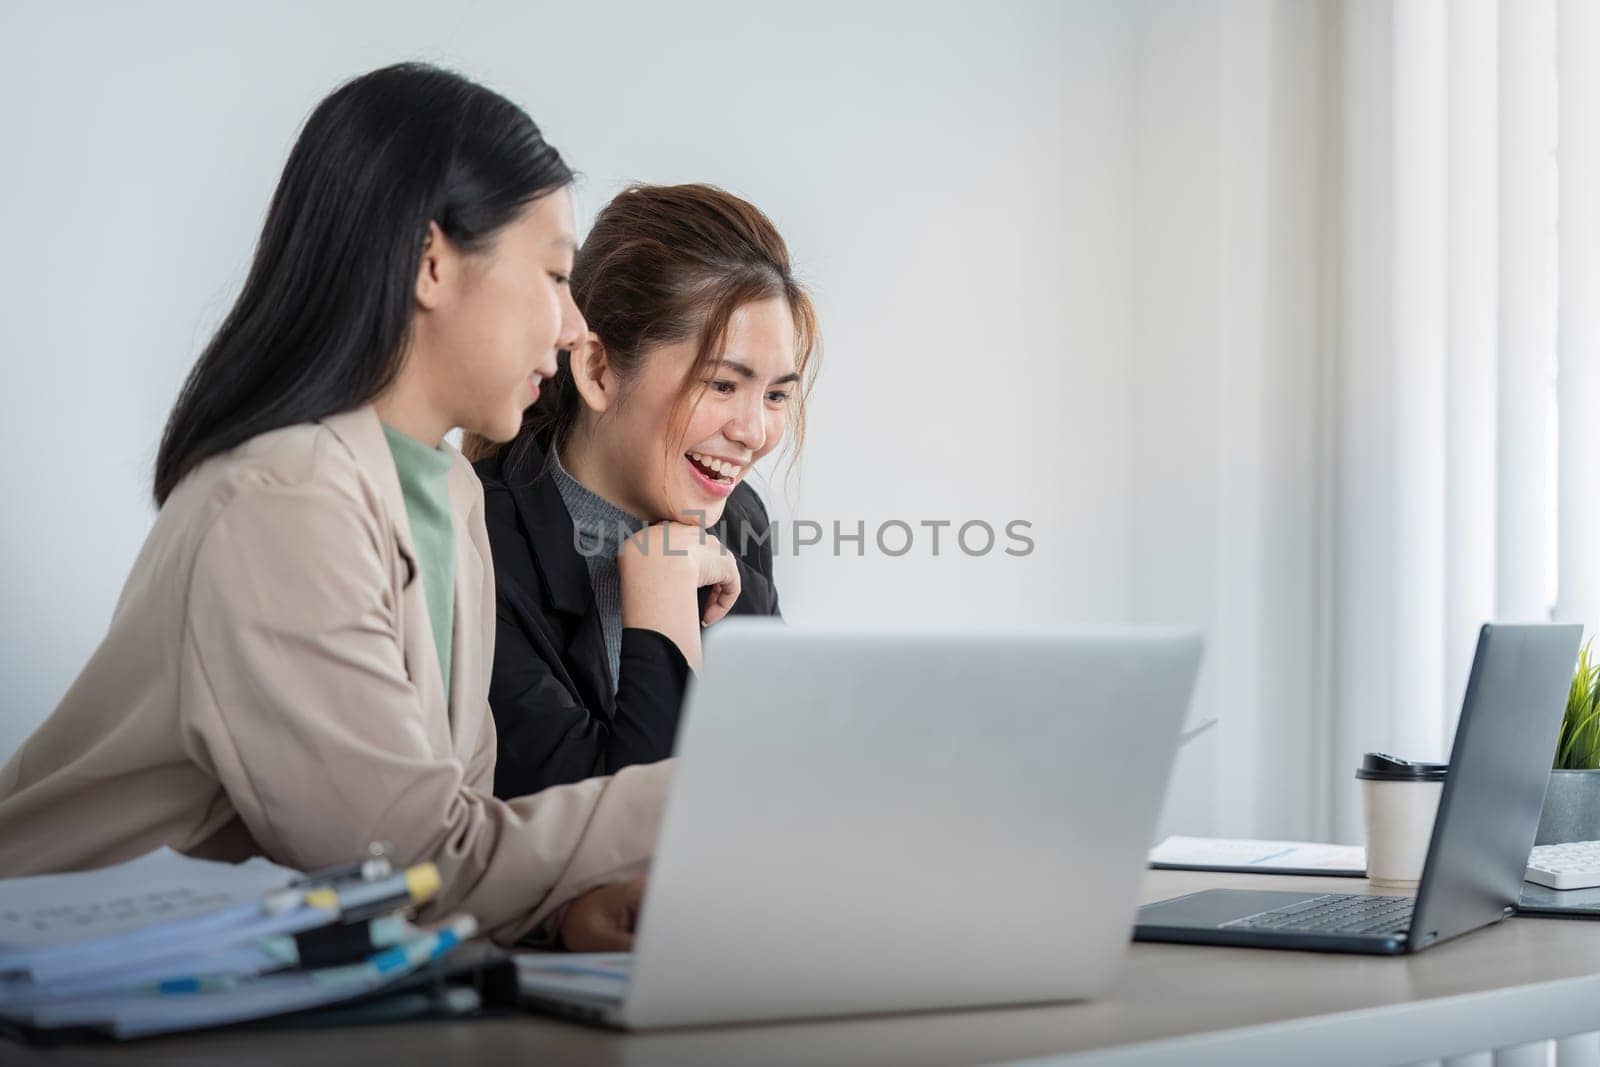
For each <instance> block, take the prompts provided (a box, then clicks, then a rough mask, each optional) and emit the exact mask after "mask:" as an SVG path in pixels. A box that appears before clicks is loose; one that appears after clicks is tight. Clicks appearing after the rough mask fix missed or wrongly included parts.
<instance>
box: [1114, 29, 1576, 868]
mask: <svg viewBox="0 0 1600 1067" xmlns="http://www.w3.org/2000/svg"><path fill="white" fill-rule="evenodd" d="M1136 11H1137V15H1136V17H1135V32H1134V51H1135V56H1136V59H1135V70H1134V74H1133V79H1132V81H1133V84H1132V93H1133V98H1134V101H1135V104H1134V108H1133V111H1132V124H1131V127H1132V128H1131V134H1130V137H1131V143H1132V154H1133V157H1134V160H1135V164H1134V167H1133V172H1134V182H1135V191H1134V200H1133V204H1134V220H1133V222H1134V228H1133V256H1132V259H1133V294H1132V296H1133V299H1132V307H1133V308H1134V311H1135V322H1134V324H1133V327H1132V331H1131V342H1132V343H1131V345H1130V362H1131V372H1130V382H1131V385H1132V392H1133V398H1132V403H1131V407H1130V411H1131V415H1132V418H1133V429H1134V431H1135V432H1134V434H1133V437H1132V440H1133V451H1132V467H1131V472H1130V474H1131V479H1130V481H1131V485H1132V504H1133V528H1134V534H1135V544H1134V547H1133V559H1134V564H1135V570H1136V574H1135V580H1134V590H1133V592H1134V596H1133V614H1134V617H1135V618H1136V619H1138V620H1140V621H1152V622H1157V621H1158V622H1180V623H1186V624H1189V625H1194V626H1197V627H1199V628H1201V629H1203V630H1204V631H1205V632H1206V633H1207V634H1208V637H1209V642H1208V653H1207V663H1206V668H1205V670H1204V672H1203V674H1202V677H1201V684H1200V689H1199V693H1198V696H1197V708H1196V714H1197V715H1204V714H1211V713H1215V714H1217V715H1218V716H1219V717H1220V718H1221V720H1222V728H1221V729H1220V730H1219V731H1217V734H1216V737H1215V739H1214V740H1213V741H1212V743H1211V744H1210V745H1209V747H1207V746H1205V745H1197V746H1196V748H1195V749H1193V750H1189V751H1186V752H1185V753H1184V755H1183V756H1182V757H1181V758H1180V762H1179V772H1178V776H1177V778H1176V780H1175V785H1174V790H1173V794H1172V795H1173V800H1172V802H1171V803H1169V809H1168V815H1167V818H1166V822H1165V828H1166V829H1167V830H1169V831H1171V832H1199V833H1225V834H1241V835H1243V834H1249V835H1255V836H1279V835H1283V836H1288V835H1293V836H1311V837H1318V838H1324V839H1336V840H1344V841H1359V840H1360V839H1361V824H1360V810H1359V802H1358V794H1357V791H1356V789H1355V787H1354V782H1353V777H1352V776H1353V773H1354V769H1355V766H1356V763H1357V761H1358V760H1359V758H1360V755H1361V753H1362V752H1364V751H1367V750H1386V751H1391V752H1395V753H1397V754H1400V755H1403V756H1410V757H1413V758H1420V759H1442V758H1444V757H1445V756H1446V755H1447V754H1448V749H1449V745H1450V742H1451V739H1452V736H1453V732H1454V729H1455V721H1456V717H1457V714H1458V711H1459V707H1460V701H1461V697H1462V694H1463V690H1464V685H1465V681H1466V676H1467V670H1468V666H1469V664H1470V662H1471V657H1472V653H1473V648H1474V643H1475V640H1476V635H1477V629H1478V627H1479V625H1480V624H1481V623H1483V622H1484V621H1486V620H1491V619H1496V620H1502V621H1519V620H1543V619H1550V618H1552V617H1554V618H1559V619H1568V620H1573V621H1579V622H1582V623H1583V624H1584V625H1585V626H1586V627H1589V628H1591V629H1592V628H1594V627H1596V626H1597V625H1600V70H1597V67H1600V0H1318V2H1316V3H1303V2H1300V0H1214V2H1211V3H1200V4H1196V3H1190V2H1185V0H1146V2H1144V3H1142V4H1140V5H1139V7H1138V8H1137V9H1136Z"/></svg>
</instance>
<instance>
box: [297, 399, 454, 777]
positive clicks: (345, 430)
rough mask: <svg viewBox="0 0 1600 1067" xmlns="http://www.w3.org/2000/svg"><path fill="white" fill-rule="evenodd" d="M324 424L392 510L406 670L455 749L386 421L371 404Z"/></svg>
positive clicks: (439, 736) (433, 736)
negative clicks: (402, 569) (402, 570)
mask: <svg viewBox="0 0 1600 1067" xmlns="http://www.w3.org/2000/svg"><path fill="white" fill-rule="evenodd" d="M322 424H323V425H324V426H326V427H327V428H328V429H329V430H331V431H332V432H333V434H334V436H336V437H338V438H339V440H340V441H342V442H344V444H345V447H347V448H349V449H350V451H351V453H352V454H353V455H354V456H355V457H356V462H357V463H359V464H360V466H361V469H362V472H363V473H365V474H366V475H367V477H368V478H370V479H371V480H372V483H373V485H374V486H375V487H376V489H377V491H378V496H379V497H380V498H381V499H382V501H383V507H384V511H385V512H386V513H387V514H388V517H389V523H390V525H391V527H392V528H393V530H394V537H395V547H396V548H397V549H398V550H399V554H400V558H401V562H402V565H403V566H404V567H405V568H406V573H405V574H402V575H396V576H395V583H396V584H395V592H396V606H397V609H398V611H399V616H400V617H399V624H400V643H401V648H402V655H403V656H404V659H405V668H406V675H407V677H409V678H410V679H411V684H412V685H414V686H416V688H417V692H418V694H419V695H420V696H421V698H422V701H423V704H424V706H426V707H429V708H431V709H434V710H436V711H437V714H432V715H429V716H428V717H427V719H428V736H429V740H430V741H431V742H432V743H433V745H434V747H435V749H436V750H437V751H438V752H440V753H445V752H450V751H452V749H453V746H452V745H451V740H450V721H449V715H448V711H447V708H448V704H447V702H446V700H445V692H444V678H443V677H442V675H441V674H440V673H439V653H438V650H437V648H436V647H435V645H434V643H433V623H432V620H430V619H429V617H428V606H427V601H426V599H425V596H426V594H424V592H423V586H422V581H421V574H420V572H419V569H418V564H417V550H416V548H415V547H414V544H415V543H414V542H413V541H412V539H411V523H410V521H409V520H408V519H407V518H406V502H405V495H404V494H403V493H402V492H401V490H400V476H399V474H397V473H396V471H395V467H394V455H393V454H392V453H391V452H390V451H389V442H388V441H387V440H386V439H385V438H384V436H383V424H382V423H380V422H379V421H378V413H377V412H376V411H375V410H373V408H372V406H371V405H370V404H369V405H366V406H363V407H359V408H356V409H355V410H354V411H347V412H344V413H342V414H339V415H332V416H329V417H328V418H326V419H323V420H322ZM464 462H465V461H463V463H464ZM453 502H454V494H453V493H452V503H453ZM456 533H457V540H458V541H459V540H460V534H461V531H460V530H457V531H456ZM460 555H461V549H460V546H459V545H458V547H457V550H456V556H457V560H458V574H457V578H456V583H457V589H458V590H459V588H460V581H461V579H460V575H459V560H460ZM456 607H457V610H456V616H457V619H458V622H457V628H458V629H457V638H456V640H457V643H456V644H454V645H453V648H454V649H455V650H456V652H457V653H459V651H460V647H461V646H460V644H459V632H460V631H459V626H460V623H459V618H460V615H461V610H460V607H461V605H460V601H459V599H458V600H457V605H456ZM452 673H454V672H452Z"/></svg>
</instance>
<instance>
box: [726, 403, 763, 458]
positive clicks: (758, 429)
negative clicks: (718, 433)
mask: <svg viewBox="0 0 1600 1067" xmlns="http://www.w3.org/2000/svg"><path fill="white" fill-rule="evenodd" d="M726 432H727V435H728V439H729V440H730V441H733V442H734V443H735V444H740V445H743V446H744V447H746V448H748V449H749V450H750V451H752V452H759V451H761V446H762V445H764V444H766V443H767V420H766V419H764V418H762V416H761V402H760V400H759V399H757V401H756V402H755V403H750V404H741V405H739V410H738V412H737V413H735V415H734V416H733V419H732V420H731V421H730V422H729V423H728V427H727V430H726Z"/></svg>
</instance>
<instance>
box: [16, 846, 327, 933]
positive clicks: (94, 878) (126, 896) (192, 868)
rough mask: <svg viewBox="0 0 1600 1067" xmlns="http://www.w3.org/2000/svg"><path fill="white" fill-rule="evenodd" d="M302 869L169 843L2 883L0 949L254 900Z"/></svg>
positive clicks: (113, 929)
mask: <svg viewBox="0 0 1600 1067" xmlns="http://www.w3.org/2000/svg"><path fill="white" fill-rule="evenodd" d="M298 875H299V872H298V871H294V870H290V869H289V868H288V867H279V866H277V865H276V864H273V863H268V862H267V861H266V860H264V859H260V858H256V859H252V860H247V861H245V862H244V863H239V864H232V863H213V862H211V861H208V860H197V859H190V858H189V857H188V856H185V855H182V854H180V853H177V852H174V851H173V850H172V849H170V848H162V849H157V850H156V851H154V852H149V853H146V854H145V855H143V856H140V857H139V858H138V859H136V860H129V861H128V862H127V863H119V864H117V865H116V866H115V867H104V868H101V869H100V870H97V871H76V872H74V873H71V874H46V875H40V876H38V877H35V878H7V879H4V880H0V954H3V953H5V952H7V951H15V950H23V949H36V948H43V947H45V946H52V945H64V944H70V943H72V942H77V941H89V940H93V939H96V938H102V937H107V936H109V935H112V934H120V933H124V932H126V931H129V930H135V929H138V928H140V927H144V926H149V925H150V924H151V923H157V922H167V921H170V920H173V919H182V918H186V917H188V916H192V915H203V914H206V913H208V912H215V911H218V910H220V909H222V908H227V907H230V906H232V905H235V904H243V903H246V902H248V901H253V900H259V899H260V898H261V896H262V895H263V894H264V893H267V892H268V891H270V890H273V889H279V888H282V887H283V886H285V885H288V884H289V882H291V881H292V880H294V879H295V878H296V877H298Z"/></svg>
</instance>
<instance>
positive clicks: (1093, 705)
mask: <svg viewBox="0 0 1600 1067" xmlns="http://www.w3.org/2000/svg"><path fill="white" fill-rule="evenodd" d="M1200 650H1201V643H1200V639H1199V638H1198V637H1195V636H1192V635H1187V634H1178V633H1172V632H1157V631H1145V630H1123V631H1107V632H1089V633H1060V632H1038V631H996V632H986V633H971V632H963V633H952V632H935V631H896V632H885V631H881V630H867V629H845V628H837V629H833V628H830V629H805V628H800V627H789V626H784V625H782V624H780V623H776V622H773V621H770V620H754V621H752V620H733V619H730V620H727V621H725V622H723V623H722V624H721V625H719V626H718V627H717V628H716V630H715V631H712V632H711V633H710V635H709V637H708V643H707V647H706V654H705V656H706V668H705V672H704V675H703V677H699V678H696V679H695V681H694V682H693V683H692V685H691V687H690V691H689V694H688V698H687V704H686V707H685V717H684V721H683V725H682V727H681V728H680V732H679V736H678V748H677V752H678V755H679V756H680V757H681V759H680V761H679V766H678V768H677V771H676V777H675V779H674V782H673V786H672V794H671V797H670V799H669V802H668V804H667V810H666V813H665V815H664V821H663V824H662V831H661V837H660V841H659V844H658V846H657V850H656V858H655V862H654V866H653V869H652V871H651V876H650V882H649V886H648V888H647V890H646V893H645V900H644V905H643V909H642V912H641V918H640V924H639V930H638V935H637V937H636V939H635V942H634V952H633V953H631V954H624V955H615V954H612V955H580V954H572V955H564V954H554V953H526V954H522V955H521V956H519V958H518V969H519V981H520V984H521V988H522V993H523V997H524V999H525V1000H526V1002H527V1003H528V1004H529V1005H530V1006H532V1007H535V1008H538V1009H541V1010H548V1011H553V1012H557V1013H561V1014H565V1015H571V1016H574V1017H577V1018H580V1019H585V1020H588V1021H591V1022H597V1023H601V1024H605V1025H610V1026H618V1027H626V1028H646V1027H663V1026H684V1025H692V1024H699V1023H726V1022H738V1021H747V1020H758V1019H790V1018H803V1017H808V1016H826V1015H847V1014H859V1013H867V1012H892V1011H905V1010H919V1009H936V1008H957V1007H972V1006H980V1005H998V1004H1026V1003H1036V1002H1043V1001H1060V1000H1073V999H1080V998H1086V997H1093V996H1095V995H1096V994H1098V993H1101V992H1102V991H1104V990H1105V989H1106V988H1107V987H1108V986H1109V985H1110V984H1111V983H1112V982H1113V981H1114V980H1115V979H1116V977H1117V975H1118V972H1119V970H1120V965H1121V962H1122V960H1123V958H1124V956H1125V955H1126V953H1127V948H1128V943H1129V934H1130V931H1131V930H1132V927H1133V919H1134V913H1135V910H1136V906H1137V903H1138V889H1139V882H1140V878H1141V876H1142V872H1143V870H1144V865H1145V852H1146V850H1147V849H1148V847H1149V844H1150V841H1151V838H1152V837H1153V835H1154V830H1155V826H1156V818H1157V815H1158V813H1159V811H1160V807H1161V801H1162V797H1163V795H1164V794H1165V791H1166V786H1167V779H1168V776H1169V773H1170V771H1171V768H1172V760H1173V753H1174V751H1175V749H1176V746H1177V741H1178V731H1179V727H1180V725H1181V722H1182V719H1183V716H1184V711H1185V708H1186V707H1187V705H1188V703H1189V696H1190V692H1191V690H1192V688H1193V685H1194V679H1195V674H1196V671H1197V669H1198V666H1199V661H1200Z"/></svg>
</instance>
